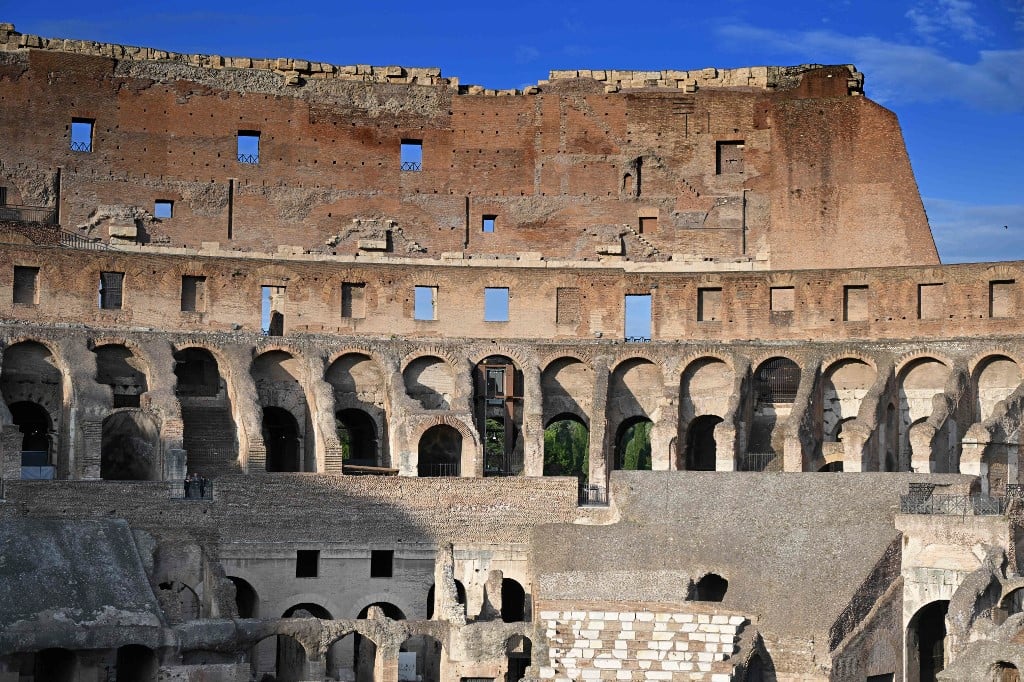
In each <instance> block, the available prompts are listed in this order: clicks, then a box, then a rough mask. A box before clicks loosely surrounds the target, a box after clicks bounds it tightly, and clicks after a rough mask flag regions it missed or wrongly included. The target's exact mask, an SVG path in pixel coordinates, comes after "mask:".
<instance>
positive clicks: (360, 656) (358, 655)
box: [352, 602, 405, 682]
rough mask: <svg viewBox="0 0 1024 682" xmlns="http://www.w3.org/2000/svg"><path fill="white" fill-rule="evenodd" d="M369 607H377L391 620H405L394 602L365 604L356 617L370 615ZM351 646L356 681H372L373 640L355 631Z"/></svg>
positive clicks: (374, 647) (375, 650)
mask: <svg viewBox="0 0 1024 682" xmlns="http://www.w3.org/2000/svg"><path fill="white" fill-rule="evenodd" d="M370 609H375V610H376V609H379V610H380V615H383V616H384V617H385V618H390V619H391V620H405V614H404V613H402V610H401V609H400V608H398V607H397V606H395V605H394V604H389V603H387V602H375V603H373V604H369V605H368V606H365V607H364V608H363V610H362V611H360V612H359V616H358V618H359V619H360V620H361V619H364V618H368V617H370V616H371V614H370ZM352 646H353V651H354V661H353V667H354V669H355V673H356V682H374V661H375V660H376V657H377V645H376V644H375V643H374V642H373V640H371V639H369V638H367V637H363V636H362V635H360V634H359V633H356V634H355V637H354V640H353V644H352Z"/></svg>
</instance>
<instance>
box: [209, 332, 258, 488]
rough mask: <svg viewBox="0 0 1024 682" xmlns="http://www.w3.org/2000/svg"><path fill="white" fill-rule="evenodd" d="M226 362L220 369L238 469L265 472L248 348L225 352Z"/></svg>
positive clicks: (230, 349)
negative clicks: (226, 384) (226, 383)
mask: <svg viewBox="0 0 1024 682" xmlns="http://www.w3.org/2000/svg"><path fill="white" fill-rule="evenodd" d="M224 354H225V355H226V362H224V363H223V366H222V367H221V368H220V371H221V374H222V375H223V376H224V377H225V379H229V380H230V383H229V386H230V387H231V388H232V389H233V390H232V391H231V392H230V398H231V408H232V412H233V413H234V414H233V417H234V419H235V428H236V429H237V430H238V450H239V452H238V457H239V460H240V461H239V466H240V467H241V469H242V470H243V471H246V472H248V473H261V472H264V471H266V470H267V449H266V446H265V444H264V443H263V433H262V428H263V408H262V407H261V406H260V402H259V394H258V393H257V392H256V382H255V381H253V379H252V373H251V372H250V371H249V370H250V368H251V366H252V348H251V347H242V346H239V347H231V348H228V349H225V351H224Z"/></svg>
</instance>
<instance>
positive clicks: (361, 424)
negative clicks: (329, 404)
mask: <svg viewBox="0 0 1024 682" xmlns="http://www.w3.org/2000/svg"><path fill="white" fill-rule="evenodd" d="M334 418H335V419H334V424H335V428H336V429H337V432H338V442H339V443H341V452H342V461H343V462H344V463H345V464H352V465H356V466H377V464H378V461H377V456H378V448H377V424H376V423H374V421H373V419H372V418H371V417H370V415H368V414H366V413H365V412H363V411H362V410H357V409H347V410H338V412H337V413H336V414H335V415H334Z"/></svg>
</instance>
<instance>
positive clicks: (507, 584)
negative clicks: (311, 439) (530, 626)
mask: <svg viewBox="0 0 1024 682" xmlns="http://www.w3.org/2000/svg"><path fill="white" fill-rule="evenodd" d="M501 619H502V620H503V621H505V622H506V623H519V622H522V621H525V620H526V590H524V589H523V586H522V585H520V584H519V583H518V582H516V581H515V580H513V579H512V578H504V579H502V581H501Z"/></svg>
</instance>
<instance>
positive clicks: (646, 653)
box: [636, 649, 659, 661]
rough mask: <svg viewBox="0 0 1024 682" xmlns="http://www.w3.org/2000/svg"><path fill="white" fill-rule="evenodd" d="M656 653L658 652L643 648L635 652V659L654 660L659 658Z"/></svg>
mask: <svg viewBox="0 0 1024 682" xmlns="http://www.w3.org/2000/svg"><path fill="white" fill-rule="evenodd" d="M658 653H659V652H657V651H650V650H649V649H643V650H641V651H638V652H636V660H638V661H656V660H658V658H659V656H658Z"/></svg>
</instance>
